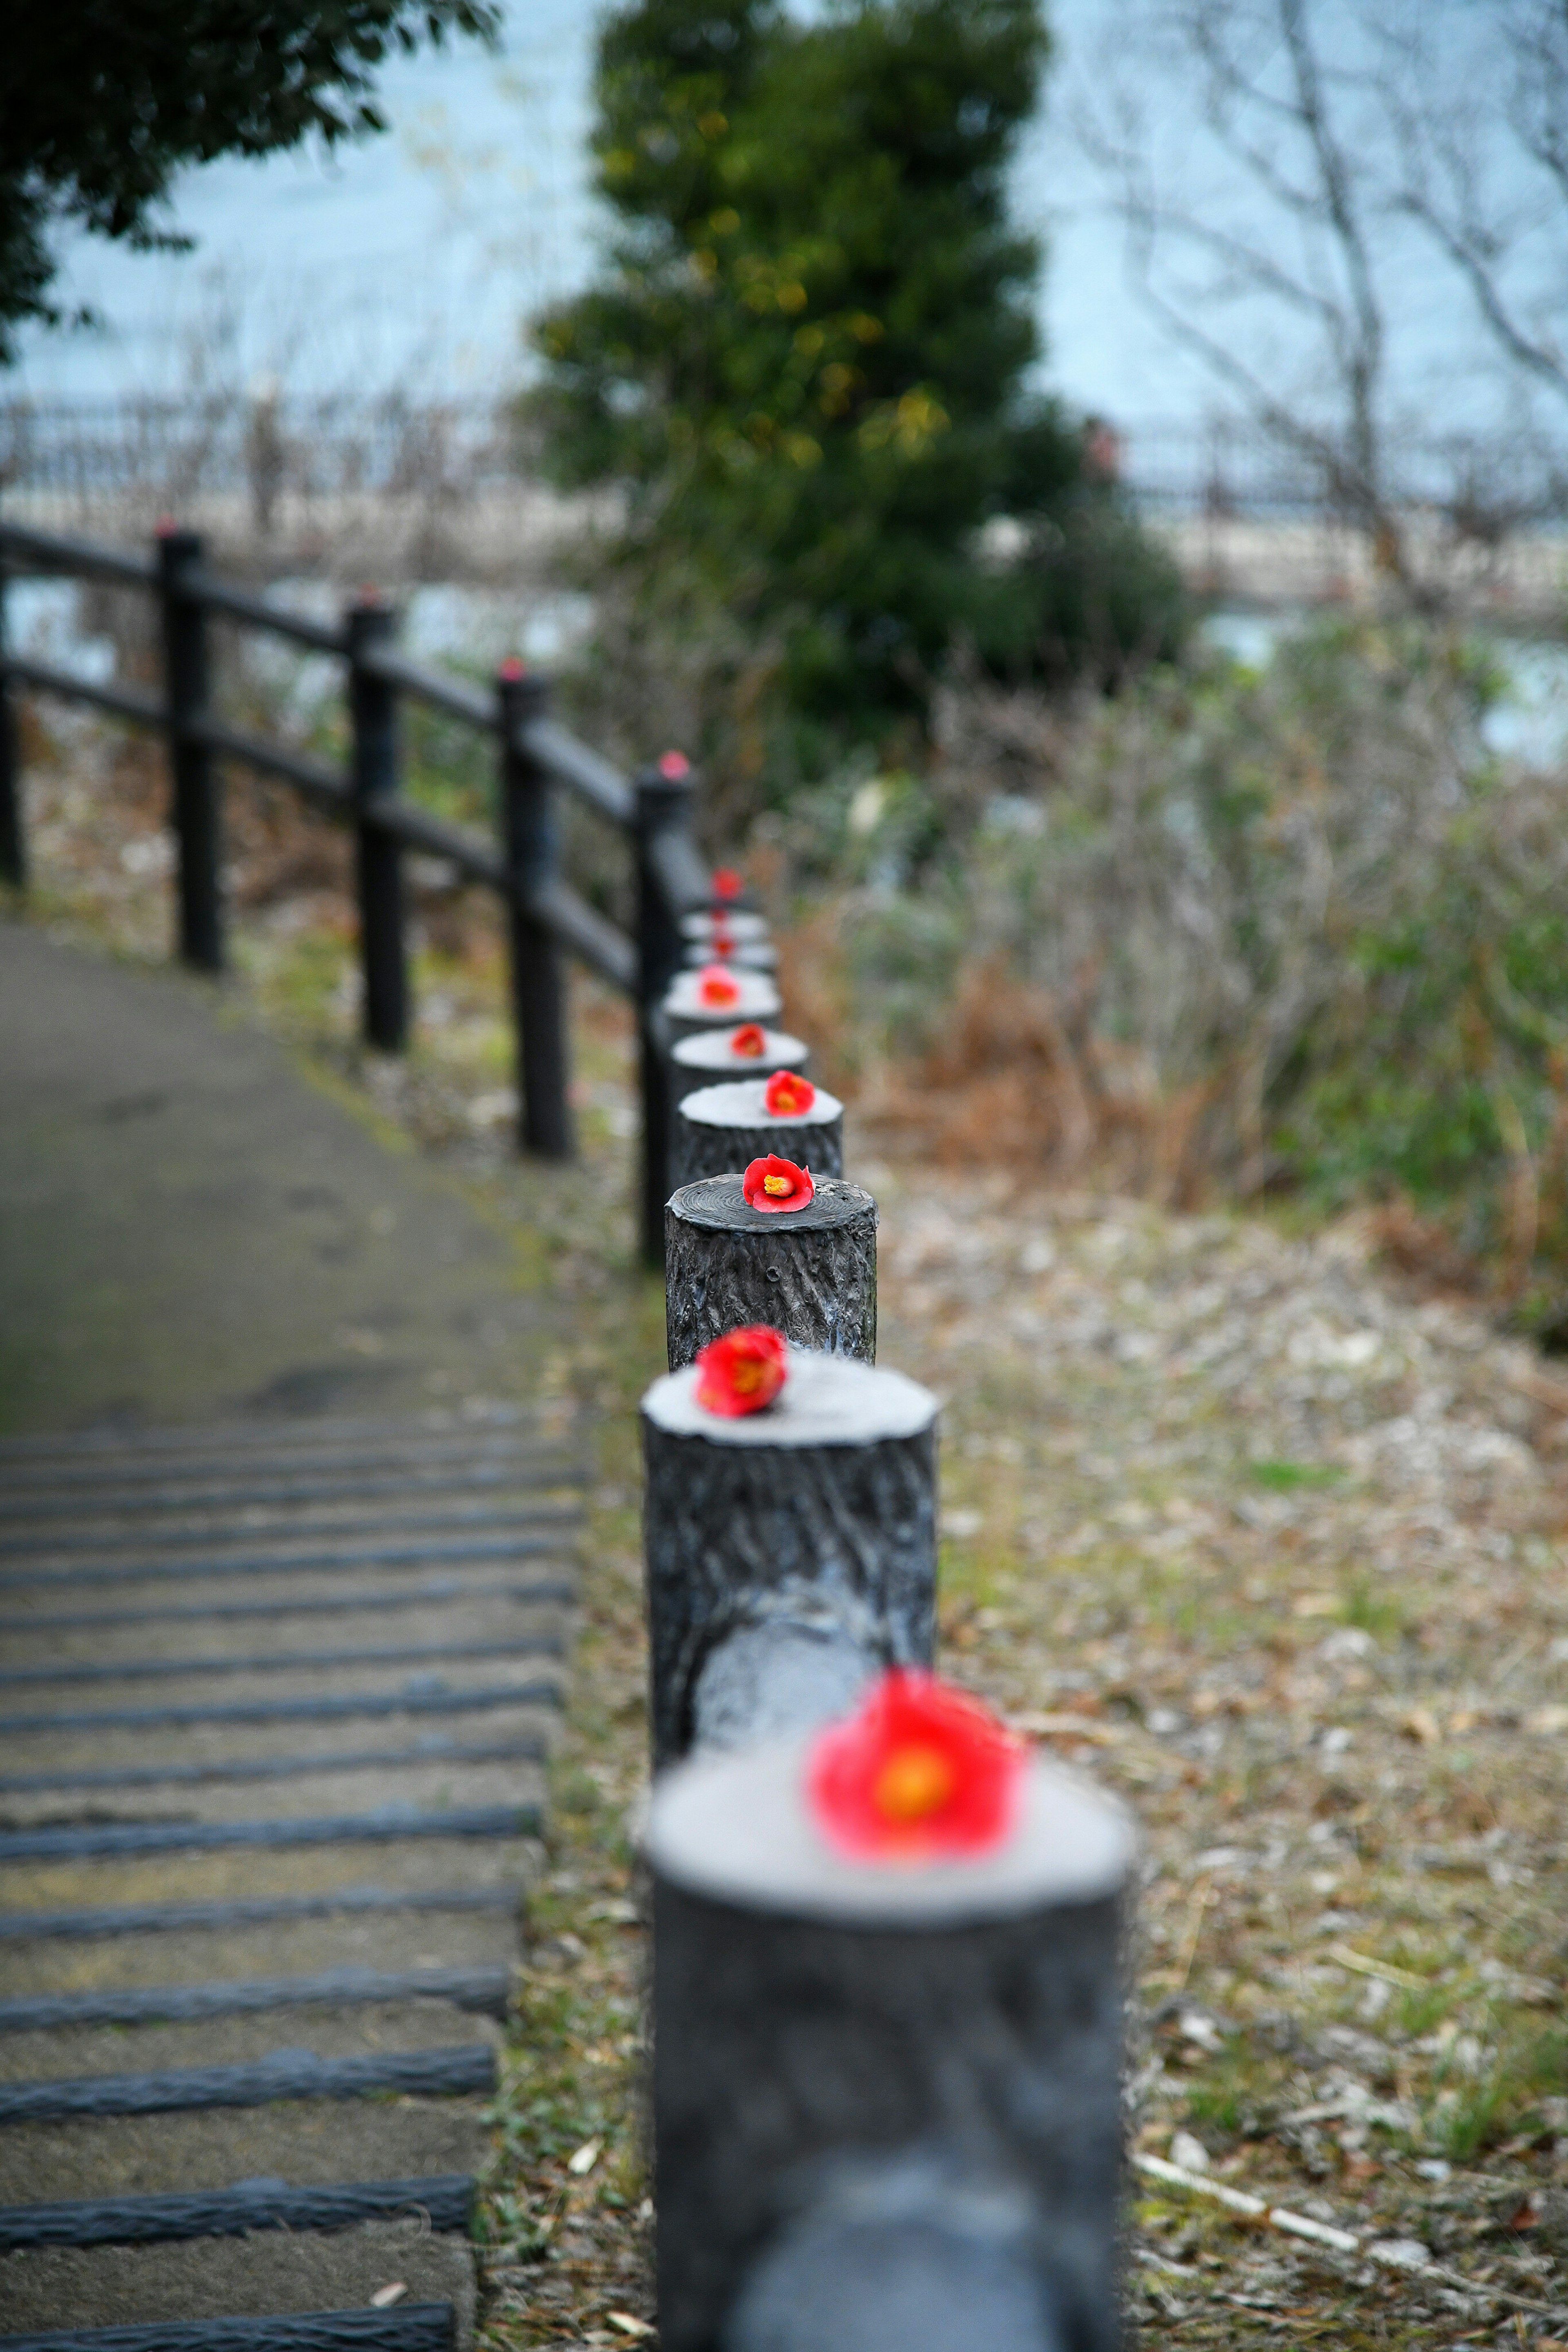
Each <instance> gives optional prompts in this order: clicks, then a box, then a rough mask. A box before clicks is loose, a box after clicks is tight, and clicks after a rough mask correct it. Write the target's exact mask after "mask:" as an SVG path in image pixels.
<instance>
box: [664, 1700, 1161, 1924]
mask: <svg viewBox="0 0 1568 2352" xmlns="http://www.w3.org/2000/svg"><path fill="white" fill-rule="evenodd" d="M810 1747H811V1739H810V1737H809V1736H808V1737H805V1738H801V1737H795V1738H789V1739H779V1740H769V1741H768V1742H766V1743H758V1745H757V1746H756V1747H754V1748H740V1749H737V1750H732V1751H728V1752H726V1753H724V1754H722V1755H715V1754H713V1753H712V1752H711V1751H710V1752H707V1753H705V1754H702V1755H699V1756H696V1757H695V1758H693V1759H690V1760H689V1761H687V1762H686V1763H685V1764H679V1765H677V1766H675V1768H674V1770H672V1771H669V1772H666V1773H665V1774H664V1776H663V1778H662V1779H661V1780H659V1782H658V1783H657V1785H656V1787H655V1788H654V1790H653V1804H652V1807H651V1809H650V1811H649V1816H648V1827H647V1832H646V1835H645V1847H646V1852H647V1854H648V1859H649V1861H650V1862H651V1863H652V1864H653V1869H654V1871H655V1872H656V1873H657V1874H658V1875H659V1876H660V1877H661V1878H664V1879H665V1880H667V1881H670V1882H672V1883H673V1884H674V1885H677V1886H683V1887H685V1888H687V1889H688V1890H689V1891H690V1892H692V1893H693V1894H696V1895H706V1896H708V1897H709V1898H710V1899H712V1900H713V1901H716V1902H719V1903H729V1904H733V1905H735V1906H737V1907H739V1908H741V1909H744V1910H747V1911H770V1912H777V1913H783V1914H786V1915H788V1916H794V1917H797V1918H809V1919H819V1920H825V1921H827V1922H829V1923H831V1924H832V1925H835V1926H841V1927H885V1928H890V1929H894V1930H896V1929H901V1928H902V1929H904V1930H908V1931H916V1932H918V1931H919V1930H921V1929H933V1928H962V1927H976V1926H979V1925H980V1924H981V1923H983V1922H985V1921H989V1920H1001V1919H1009V1918H1027V1917H1028V1916H1030V1915H1031V1914H1037V1913H1041V1912H1049V1911H1054V1910H1057V1909H1059V1908H1062V1907H1065V1906H1078V1905H1080V1904H1084V1903H1094V1902H1100V1901H1103V1899H1104V1898H1105V1897H1106V1896H1108V1895H1114V1894H1115V1893H1116V1892H1117V1891H1118V1889H1119V1888H1120V1887H1121V1886H1122V1885H1123V1884H1124V1881H1125V1878H1126V1875H1127V1871H1128V1867H1129V1864H1131V1861H1132V1858H1133V1853H1134V1831H1133V1826H1132V1823H1131V1822H1130V1821H1129V1819H1128V1817H1127V1815H1126V1814H1125V1813H1124V1811H1123V1810H1122V1808H1121V1806H1120V1805H1118V1804H1117V1803H1116V1802H1115V1801H1114V1800H1113V1799H1112V1798H1110V1797H1108V1796H1106V1795H1104V1794H1103V1792H1102V1791H1101V1790H1098V1789H1095V1788H1092V1786H1090V1784H1089V1783H1088V1782H1086V1781H1083V1780H1079V1779H1077V1778H1076V1777H1075V1776H1074V1775H1073V1774H1071V1773H1070V1772H1067V1771H1065V1770H1063V1769H1062V1768H1061V1766H1060V1765H1056V1764H1049V1763H1047V1762H1045V1761H1044V1759H1041V1758H1039V1757H1036V1758H1032V1759H1030V1763H1029V1765H1028V1767H1027V1769H1026V1773H1025V1779H1024V1786H1023V1791H1022V1801H1021V1803H1020V1805H1019V1812H1018V1817H1017V1819H1016V1821H1015V1822H1014V1824H1013V1827H1012V1829H1011V1830H1010V1831H1009V1833H1008V1834H1007V1836H1006V1837H1005V1838H1004V1839H1003V1840H1002V1841H1001V1843H999V1844H998V1845H996V1846H994V1847H992V1848H991V1850H990V1851H989V1852H988V1853H980V1854H976V1855H973V1856H967V1857H965V1858H964V1859H963V1860H961V1861H952V1862H937V1863H923V1864H909V1863H884V1862H862V1861H856V1860H852V1859H851V1858H850V1857H849V1856H847V1855H845V1854H841V1853H838V1852H837V1851H836V1850H835V1849H834V1848H833V1847H832V1846H831V1845H830V1844H829V1843H828V1842H827V1840H826V1838H825V1837H824V1836H823V1834H822V1832H821V1831H820V1830H819V1829H818V1827H817V1825H816V1823H815V1822H814V1821H813V1820H812V1818H811V1815H810V1811H809V1809H808V1805H807V1801H806V1765H807V1758H808V1755H809V1753H810Z"/></svg>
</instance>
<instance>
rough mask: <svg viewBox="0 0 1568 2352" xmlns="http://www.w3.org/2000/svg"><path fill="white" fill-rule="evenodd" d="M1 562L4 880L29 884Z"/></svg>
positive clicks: (0, 854)
mask: <svg viewBox="0 0 1568 2352" xmlns="http://www.w3.org/2000/svg"><path fill="white" fill-rule="evenodd" d="M7 577H8V575H7V573H6V570H5V565H4V563H0V882H9V883H10V885H11V887H12V888H13V889H14V890H25V889H26V887H27V836H26V825H25V824H24V822H23V814H22V749H21V742H20V739H19V736H18V733H17V728H16V703H15V700H14V698H13V694H12V687H11V673H10V671H9V669H7V667H6V666H5V588H6V582H7Z"/></svg>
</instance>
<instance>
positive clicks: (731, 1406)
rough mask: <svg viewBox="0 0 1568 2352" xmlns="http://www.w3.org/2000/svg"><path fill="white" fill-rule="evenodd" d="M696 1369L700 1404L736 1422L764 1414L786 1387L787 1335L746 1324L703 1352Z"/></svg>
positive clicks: (757, 1324)
mask: <svg viewBox="0 0 1568 2352" xmlns="http://www.w3.org/2000/svg"><path fill="white" fill-rule="evenodd" d="M696 1367H697V1402H698V1404H700V1405H706V1407H707V1410H708V1411H709V1412H722V1413H724V1414H725V1415H726V1416H727V1418H728V1419H730V1420H732V1421H734V1420H738V1419H739V1417H740V1415H741V1414H742V1413H744V1412H761V1410H762V1408H763V1406H764V1405H765V1404H771V1403H772V1402H773V1400H774V1398H775V1397H776V1396H777V1395H778V1393H779V1390H780V1389H781V1388H782V1387H783V1385H784V1376H785V1373H786V1371H787V1370H788V1369H789V1366H788V1363H787V1360H786V1357H785V1349H784V1334H783V1332H782V1331H775V1330H774V1329H773V1328H772V1326H771V1325H770V1324H768V1323H743V1324H742V1325H741V1326H740V1328H739V1329H738V1330H735V1331H727V1332H726V1333H725V1335H724V1337H723V1339H710V1340H709V1341H708V1344H707V1346H706V1348H703V1349H699V1351H698V1354H697V1359H696Z"/></svg>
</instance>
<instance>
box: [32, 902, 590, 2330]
mask: <svg viewBox="0 0 1568 2352" xmlns="http://www.w3.org/2000/svg"><path fill="white" fill-rule="evenodd" d="M551 1331H552V1319H551V1317H550V1315H549V1311H548V1310H547V1309H546V1308H545V1307H542V1306H541V1305H540V1304H539V1303H538V1302H537V1301H530V1300H529V1299H528V1298H526V1297H522V1296H520V1295H519V1294H518V1293H517V1291H516V1289H515V1288H514V1287H513V1286H512V1283H511V1280H510V1276H509V1262H508V1258H507V1248H506V1244H505V1242H504V1240H503V1239H502V1238H500V1237H499V1236H497V1235H496V1234H492V1233H491V1232H490V1231H489V1230H488V1229H487V1228H486V1226H485V1225H483V1224H482V1223H479V1222H477V1221H476V1219H475V1217H474V1216H473V1215H472V1214H471V1213H469V1212H468V1211H467V1209H466V1208H465V1204H464V1203H463V1202H462V1201H461V1200H460V1199H459V1198H458V1196H457V1195H456V1194H455V1193H454V1192H449V1191H448V1190H447V1189H446V1188H444V1186H443V1184H442V1183H441V1181H439V1180H438V1179H437V1178H435V1177H434V1176H433V1175H432V1174H431V1173H430V1172H429V1171H426V1170H424V1169H423V1168H422V1167H421V1166H420V1164H419V1163H418V1162H417V1161H416V1160H413V1158H412V1157H408V1156H392V1155H391V1154H389V1153H388V1152H387V1151H385V1150H383V1149H382V1147H381V1146H380V1145H379V1144H378V1143H377V1142H376V1141H375V1140H374V1139H373V1138H372V1137H371V1135H370V1134H369V1133H367V1132H366V1131H365V1130H364V1129H361V1127H360V1126H359V1125H358V1124H357V1123H356V1121H355V1120H354V1119H353V1118H352V1117H351V1116H350V1114H349V1113H348V1112H347V1111H346V1110H345V1109H343V1108H340V1106H338V1105H336V1104H334V1103H332V1102H330V1101H329V1100H328V1099H326V1098H325V1097H321V1096H319V1095H317V1094H315V1093H313V1092H312V1091H311V1089H310V1088H309V1087H307V1086H306V1085H305V1084H304V1083H303V1081H302V1080H300V1079H299V1078H298V1077H297V1076H295V1075H294V1074H293V1073H292V1072H291V1070H290V1069H289V1067H288V1066H287V1062H286V1060H285V1059H284V1058H283V1056H282V1055H279V1054H278V1053H277V1051H276V1050H275V1049H274V1048H273V1047H272V1046H270V1045H268V1044H267V1042H266V1041H265V1040H263V1039H260V1038H257V1037H256V1036H255V1035H254V1034H249V1033H247V1032H246V1031H244V1030H241V1029H239V1028H237V1027H235V1028H229V1027H225V1025H223V1024H222V1023H221V1021H220V1020H219V1019H218V1018H217V1017H215V1015H214V1011H213V1009H212V1007H211V1006H210V1004H209V1003H206V1002H204V999H203V997H202V994H201V992H199V991H197V990H195V989H193V988H192V987H189V986H187V985H186V984H185V983H183V982H181V981H179V980H178V979H176V978H170V979H168V980H164V979H162V978H161V977H159V976H156V975H146V974H141V973H138V972H135V971H128V970H125V969H122V968H121V967H120V966H117V965H115V964H113V963H110V962H108V961H102V962H100V961H94V960H93V959H91V958H89V957H87V956H84V955H80V954H78V953H74V952H72V951H70V950H64V949H61V948H58V947H56V946H54V945H51V944H50V943H49V942H48V941H47V940H45V939H44V938H43V937H41V936H40V935H39V934H37V933H36V932H30V931H27V930H26V929H21V928H18V927H15V926H12V927H8V928H7V927H0V1427H7V1426H8V1429H9V1434H7V1435H4V1436H0V1887H3V1891H0V2315H3V2316H0V2326H4V2327H5V2328H7V2329H9V2330H10V2331H13V2333H12V2334H11V2335H9V2336H5V2337H0V2347H3V2346H4V2345H5V2344H9V2343H15V2342H19V2341H21V2340H24V2339H25V2340H27V2341H29V2342H31V2341H32V2340H34V2339H35V2338H36V2337H37V2336H44V2335H49V2336H53V2335H54V2334H57V2333H58V2332H60V2331H87V2335H86V2336H85V2338H84V2337H83V2336H74V2337H73V2341H78V2342H80V2341H84V2340H85V2341H87V2342H90V2341H91V2340H92V2337H91V2331H93V2330H95V2329H101V2328H108V2327H112V2326H125V2325H131V2324H135V2323H142V2324H147V2323H164V2324H165V2325H164V2328H163V2332H162V2333H160V2334H159V2335H158V2336H157V2338H156V2340H157V2342H158V2344H159V2345H160V2346H162V2345H165V2344H168V2345H171V2346H172V2345H182V2346H185V2347H191V2352H199V2347H204V2346H211V2345H212V2344H214V2343H215V2342H216V2341H219V2340H221V2341H222V2343H223V2344H224V2345H225V2347H232V2352H240V2347H242V2346H243V2345H244V2344H246V2342H249V2343H250V2344H252V2345H254V2347H256V2352H259V2347H262V2346H263V2345H265V2346H266V2347H267V2352H283V2348H284V2347H287V2346H288V2345H289V2344H290V2343H298V2344H303V2343H305V2342H307V2341H308V2343H309V2344H310V2345H311V2346H312V2347H318V2352H332V2347H337V2346H340V2345H341V2346H344V2347H346V2346H348V2345H349V2344H354V2345H359V2346H364V2345H368V2344H370V2343H371V2342H372V2341H373V2342H374V2343H376V2344H379V2345H382V2346H385V2347H389V2352H393V2347H395V2352H427V2347H432V2348H433V2347H437V2346H441V2345H444V2344H449V2343H450V2344H456V2345H462V2344H464V2343H465V2342H466V2341H467V2340H468V2337H469V2335H470V2332H471V2326H472V2314H473V2302H474V2286H473V2266H472V2262H471V2259H470V2256H469V2253H468V2250H467V2246H466V2243H465V2236H464V2232H465V2227H466V2223H467V2219H468V2215H469V2212H470V2210H471V2206H472V2201H473V2192H474V2179H475V2176H476V2172H477V2171H478V2170H479V2168H481V2166H482V2165H483V2163H484V2160H485V2158H486V2152H487V2146H488V2140H487V2134H486V2129H485V2126H484V2123H483V2110H484V2106H485V2103H486V2099H487V2097H488V2096H490V2095H492V2093H493V2090H494V2085H495V2080H496V2049H497V2042H498V2038H499V2023H498V2021H499V2019H500V2017H501V2016H502V2015H503V2014H504V2011H505V2008H506V2004H507V1994H508V1990H509V1984H510V1971H511V1966H512V1963H513V1961H514V1959H515V1958H516V1952H517V1904H518V1896H519V1893H520V1891H521V1889H522V1888H523V1886H524V1885H526V1882H527V1879H528V1874H529V1870H530V1867H531V1864H532V1859H533V1856H534V1854H535V1853H536V1852H537V1843H536V1842H537V1838H538V1831H539V1827H540V1816H541V1812H542V1806H543V1799H544V1782H543V1770H542V1763H543V1759H544V1758H545V1756H546V1754H547V1752H548V1748H549V1739H550V1737H551V1733H552V1729H553V1725H554V1721H555V1719H556V1713H557V1709H558V1707H559V1677H560V1674H561V1671H562V1659H563V1655H564V1650H565V1644H566V1641H567V1638H568V1635H569V1633H570V1605H571V1600H572V1593H573V1586H572V1578H571V1555H572V1548H573V1544H574V1539H575V1531H576V1519H577V1513H578V1503H579V1495H580V1463H579V1458H578V1454H579V1445H580V1436H579V1433H578V1432H577V1431H576V1430H575V1428H574V1426H573V1424H572V1422H571V1418H570V1412H567V1411H566V1410H565V1409H564V1408H562V1407H560V1406H559V1405H557V1404H553V1403H552V1402H550V1401H549V1399H548V1398H542V1399H541V1398H539V1397H537V1396H536V1397H533V1398H529V1397H528V1394H527V1391H528V1388H529V1386H530V1382H533V1383H536V1384H537V1379H538V1365H539V1363H540V1361H541V1359H542V1357H543V1355H544V1353H545V1351H546V1346H547V1343H548V1341H549V1337H550V1335H551ZM158 1423H170V1424H177V1425H174V1426H168V1427H163V1428H160V1427H158V1426H157V1425H156V1424H158ZM394 2288H395V2289H399V2290H401V2291H400V2292H398V2293H397V2294H394V2295H393V2296H392V2300H391V2301H390V2302H385V2301H384V2300H383V2303H382V2305H377V2303H376V2301H375V2300H374V2299H375V2298H376V2297H377V2296H378V2295H379V2294H382V2291H383V2290H392V2289H394ZM322 2314H327V2315H334V2316H332V2317H331V2318H330V2319H323V2318H320V2317H319V2316H318V2317H317V2318H316V2319H315V2320H314V2321H313V2322H312V2324H311V2326H309V2328H308V2329H301V2327H300V2326H299V2325H298V2320H299V2315H322ZM218 2317H222V2318H223V2319H224V2320H225V2324H227V2323H233V2322H234V2321H235V2320H237V2319H245V2318H248V2319H252V2320H257V2321H261V2322H263V2323H265V2324H264V2325H263V2326H260V2327H259V2329H258V2330H257V2331H256V2332H255V2333H254V2334H253V2336H251V2337H249V2338H246V2337H245V2336H244V2335H243V2333H242V2334H241V2335H239V2336H236V2335H235V2332H234V2329H233V2326H232V2325H230V2326H228V2332H226V2333H225V2334H223V2335H222V2336H221V2338H219V2337H214V2336H213V2334H212V2332H211V2330H210V2329H208V2330H204V2329H203V2327H202V2326H201V2323H202V2322H204V2321H206V2320H210V2319H214V2318H218ZM290 2317H292V2318H293V2319H294V2321H295V2322H296V2325H295V2326H294V2327H293V2329H292V2330H291V2328H290V2326H289V2324H288V2322H289V2318H290ZM169 2326H173V2327H174V2328H175V2330H176V2332H175V2333H174V2334H172V2335H170V2334H169V2333H168V2328H169ZM182 2326H183V2327H185V2328H188V2329H190V2330H192V2331H193V2332H192V2333H190V2334H188V2335H187V2334H182V2333H180V2332H179V2329H180V2328H181V2327H182ZM367 2329H374V2330H376V2331H377V2332H376V2334H375V2335H374V2336H373V2337H372V2336H370V2335H368V2334H367V2333H366V2330H367Z"/></svg>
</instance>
